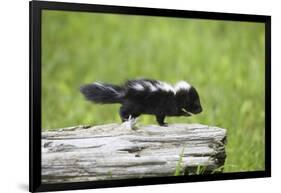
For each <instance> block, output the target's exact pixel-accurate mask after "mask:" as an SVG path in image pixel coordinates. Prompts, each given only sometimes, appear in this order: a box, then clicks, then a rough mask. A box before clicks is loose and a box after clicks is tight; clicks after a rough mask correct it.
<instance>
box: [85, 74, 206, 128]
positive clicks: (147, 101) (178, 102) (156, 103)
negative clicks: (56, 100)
mask: <svg viewBox="0 0 281 193" xmlns="http://www.w3.org/2000/svg"><path fill="white" fill-rule="evenodd" d="M80 91H81V93H82V94H83V95H84V96H85V98H86V99H87V100H89V101H92V102H95V103H100V104H111V103H120V104H121V107H120V111H119V114H120V117H121V119H122V121H123V122H124V121H126V120H128V118H129V117H130V116H131V117H132V118H136V117H138V116H140V115H141V114H151V115H155V116H156V120H157V122H158V124H159V125H161V126H165V125H167V124H166V123H165V122H164V119H165V116H191V115H192V114H197V113H200V112H202V107H201V104H200V99H199V95H198V93H197V91H196V90H195V88H194V87H192V86H191V85H189V84H188V83H187V82H185V81H180V82H178V83H177V84H176V85H175V86H174V87H173V86H171V85H170V84H167V83H165V82H161V81H157V80H150V79H137V80H129V81H127V82H126V83H125V84H124V85H122V86H117V85H111V84H105V83H99V82H95V83H92V84H87V85H83V86H81V88H80Z"/></svg>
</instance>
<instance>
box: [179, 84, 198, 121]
mask: <svg viewBox="0 0 281 193" xmlns="http://www.w3.org/2000/svg"><path fill="white" fill-rule="evenodd" d="M175 90H176V100H177V106H178V109H179V112H180V114H181V115H184V116H191V115H192V114H198V113H201V112H202V110H203V109H202V106H201V103H200V98H199V94H198V92H197V91H196V89H195V88H194V87H193V86H191V85H189V84H188V83H187V82H184V81H181V82H179V83H177V85H176V86H175Z"/></svg>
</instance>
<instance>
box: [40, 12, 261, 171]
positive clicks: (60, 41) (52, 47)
mask: <svg viewBox="0 0 281 193" xmlns="http://www.w3.org/2000/svg"><path fill="white" fill-rule="evenodd" d="M42 19H43V23H42V124H43V125H42V127H43V128H44V130H55V129H57V128H61V127H68V126H74V125H79V124H91V125H98V124H105V123H112V122H120V118H119V115H118V110H119V106H120V105H94V104H91V103H89V102H87V101H85V100H84V98H83V96H82V95H81V94H80V92H79V87H80V86H81V85H83V84H85V83H90V82H94V81H102V82H108V83H114V84H120V83H123V82H124V81H125V80H126V79H134V78H138V77H145V78H152V79H158V80H162V81H166V82H169V83H176V82H177V81H179V80H186V81H188V82H189V83H191V84H192V85H194V87H195V88H196V89H197V90H198V92H199V95H200V97H201V103H202V106H203V109H204V111H203V113H201V114H199V115H196V116H194V117H188V118H187V117H180V118H179V117H170V118H167V120H166V121H167V122H168V123H175V122H185V123H196V122H197V123H201V124H207V125H215V126H219V127H223V128H227V132H228V144H227V160H226V165H225V170H224V171H225V172H236V171H255V170H264V127H265V123H264V117H265V115H264V105H265V103H264V100H265V99H264V92H265V91H264V87H265V85H264V71H265V69H264V67H265V63H264V61H265V59H264V58H265V56H264V52H265V50H264V49H265V45H264V37H265V28H264V24H262V23H251V22H232V21H215V20H199V19H180V18H166V17H165V18H164V17H148V16H126V15H114V14H94V13H81V12H65V11H47V10H44V11H43V15H42ZM139 123H140V124H156V121H155V118H154V117H153V116H149V115H143V116H141V117H140V120H139Z"/></svg>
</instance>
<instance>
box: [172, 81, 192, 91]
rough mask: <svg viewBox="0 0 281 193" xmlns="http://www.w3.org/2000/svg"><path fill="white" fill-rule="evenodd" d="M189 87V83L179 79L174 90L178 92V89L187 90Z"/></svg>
mask: <svg viewBox="0 0 281 193" xmlns="http://www.w3.org/2000/svg"><path fill="white" fill-rule="evenodd" d="M190 88H191V86H190V84H188V83H187V82H185V81H179V82H178V83H177V84H176V85H175V92H178V91H179V90H187V91H188V90H189V89H190Z"/></svg>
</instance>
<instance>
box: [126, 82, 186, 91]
mask: <svg viewBox="0 0 281 193" xmlns="http://www.w3.org/2000/svg"><path fill="white" fill-rule="evenodd" d="M129 87H131V88H132V89H135V90H137V91H145V90H146V89H148V90H149V91H150V92H155V91H159V90H161V91H165V92H172V93H174V94H176V93H177V92H178V91H179V90H186V91H188V90H189V89H190V88H191V85H190V84H188V83H187V82H185V81H179V82H178V83H177V84H176V85H175V86H174V87H173V86H172V85H170V84H168V83H166V82H162V81H155V82H151V81H147V80H137V81H135V82H133V84H131V85H129Z"/></svg>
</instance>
